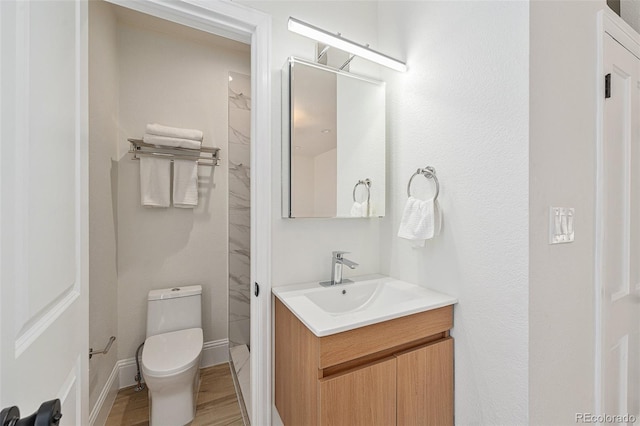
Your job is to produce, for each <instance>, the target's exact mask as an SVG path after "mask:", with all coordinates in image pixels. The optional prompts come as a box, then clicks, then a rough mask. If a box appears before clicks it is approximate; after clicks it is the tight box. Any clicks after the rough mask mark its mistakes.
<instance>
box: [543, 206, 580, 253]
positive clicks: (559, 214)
mask: <svg viewBox="0 0 640 426" xmlns="http://www.w3.org/2000/svg"><path fill="white" fill-rule="evenodd" d="M574 219H575V209H574V208H573V207H550V208H549V244H562V243H572V242H573V240H574V239H575V227H574Z"/></svg>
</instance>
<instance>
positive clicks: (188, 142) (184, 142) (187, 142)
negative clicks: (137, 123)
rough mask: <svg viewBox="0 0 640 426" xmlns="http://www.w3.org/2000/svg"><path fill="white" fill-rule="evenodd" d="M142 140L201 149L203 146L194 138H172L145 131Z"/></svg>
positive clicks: (150, 142) (169, 145)
mask: <svg viewBox="0 0 640 426" xmlns="http://www.w3.org/2000/svg"><path fill="white" fill-rule="evenodd" d="M142 141H143V142H144V143H148V144H151V145H158V146H166V147H170V148H190V149H200V147H201V146H202V143H201V142H200V141H194V140H192V139H180V138H171V137H167V136H157V135H150V134H148V133H145V134H144V135H143V136H142Z"/></svg>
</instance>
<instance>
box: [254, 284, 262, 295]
mask: <svg viewBox="0 0 640 426" xmlns="http://www.w3.org/2000/svg"><path fill="white" fill-rule="evenodd" d="M253 284H254V285H255V290H254V291H253V294H255V295H256V297H258V295H259V294H260V284H258V283H253Z"/></svg>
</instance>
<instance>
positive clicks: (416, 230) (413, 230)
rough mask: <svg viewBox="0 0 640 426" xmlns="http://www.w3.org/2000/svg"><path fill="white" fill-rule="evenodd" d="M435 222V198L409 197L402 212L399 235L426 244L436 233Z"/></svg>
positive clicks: (418, 243)
mask: <svg viewBox="0 0 640 426" xmlns="http://www.w3.org/2000/svg"><path fill="white" fill-rule="evenodd" d="M435 222H436V221H435V209H434V201H433V199H430V200H427V201H422V200H418V199H417V198H414V197H409V198H408V199H407V203H406V204H405V207H404V212H403V213H402V219H401V221H400V228H399V229H398V237H400V238H404V239H407V240H410V241H414V242H415V243H416V244H417V245H424V243H425V241H426V240H428V239H431V238H433V237H434V235H435V230H436V226H435V225H436V224H435Z"/></svg>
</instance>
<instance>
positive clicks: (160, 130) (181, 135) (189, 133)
mask: <svg viewBox="0 0 640 426" xmlns="http://www.w3.org/2000/svg"><path fill="white" fill-rule="evenodd" d="M146 133H148V134H150V135H156V136H166V137H169V138H178V139H191V140H194V141H199V142H202V136H203V133H202V131H200V130H195V129H181V128H179V127H169V126H163V125H162V124H157V123H152V124H147V131H146Z"/></svg>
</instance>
